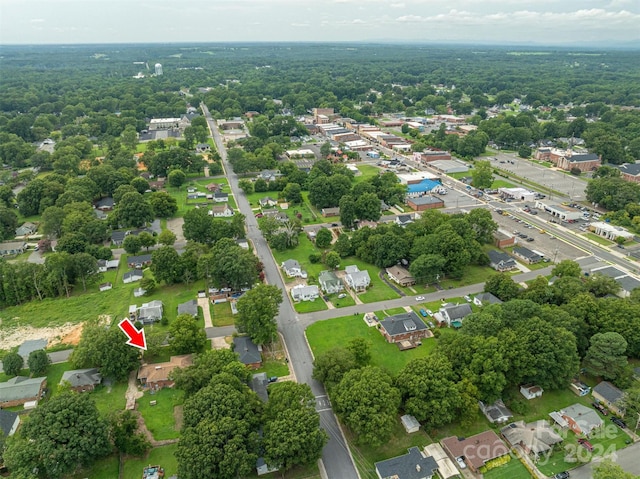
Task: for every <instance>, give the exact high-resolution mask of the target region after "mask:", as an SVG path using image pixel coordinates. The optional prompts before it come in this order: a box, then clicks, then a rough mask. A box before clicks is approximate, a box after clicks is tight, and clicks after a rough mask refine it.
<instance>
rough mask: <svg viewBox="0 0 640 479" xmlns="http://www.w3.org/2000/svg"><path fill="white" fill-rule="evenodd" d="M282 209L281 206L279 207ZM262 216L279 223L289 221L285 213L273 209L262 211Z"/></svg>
mask: <svg viewBox="0 0 640 479" xmlns="http://www.w3.org/2000/svg"><path fill="white" fill-rule="evenodd" d="M280 206H281V207H282V205H280ZM261 214H262V216H269V217H271V218H274V219H276V220H278V221H279V222H280V223H286V222H287V221H289V217H288V216H287V215H286V213H283V212H282V211H279V210H276V209H273V210H263V211H262V213H261Z"/></svg>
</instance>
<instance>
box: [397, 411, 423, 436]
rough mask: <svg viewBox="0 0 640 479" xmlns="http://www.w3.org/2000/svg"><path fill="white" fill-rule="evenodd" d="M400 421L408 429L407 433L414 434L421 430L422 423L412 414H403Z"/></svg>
mask: <svg viewBox="0 0 640 479" xmlns="http://www.w3.org/2000/svg"><path fill="white" fill-rule="evenodd" d="M400 422H401V423H402V426H403V427H404V430H405V431H407V434H413V433H414V432H418V431H419V430H420V423H419V422H418V420H417V419H416V418H415V417H414V416H412V415H411V414H405V415H404V416H401V417H400Z"/></svg>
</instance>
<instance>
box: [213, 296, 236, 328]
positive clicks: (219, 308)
mask: <svg viewBox="0 0 640 479" xmlns="http://www.w3.org/2000/svg"><path fill="white" fill-rule="evenodd" d="M209 310H210V312H211V322H212V323H213V325H214V326H230V325H232V324H234V322H235V317H234V315H233V313H232V312H231V303H230V302H228V301H226V302H224V303H218V304H210V305H209Z"/></svg>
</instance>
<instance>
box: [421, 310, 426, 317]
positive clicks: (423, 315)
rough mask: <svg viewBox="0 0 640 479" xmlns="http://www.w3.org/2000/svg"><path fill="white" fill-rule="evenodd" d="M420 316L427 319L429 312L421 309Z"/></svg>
mask: <svg viewBox="0 0 640 479" xmlns="http://www.w3.org/2000/svg"><path fill="white" fill-rule="evenodd" d="M420 314H421V315H422V317H423V318H426V317H427V311H426V310H424V309H420Z"/></svg>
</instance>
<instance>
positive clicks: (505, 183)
mask: <svg viewBox="0 0 640 479" xmlns="http://www.w3.org/2000/svg"><path fill="white" fill-rule="evenodd" d="M515 187H516V185H514V184H513V183H509V182H508V181H505V180H494V181H493V183H491V188H492V189H494V190H495V189H497V188H515Z"/></svg>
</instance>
